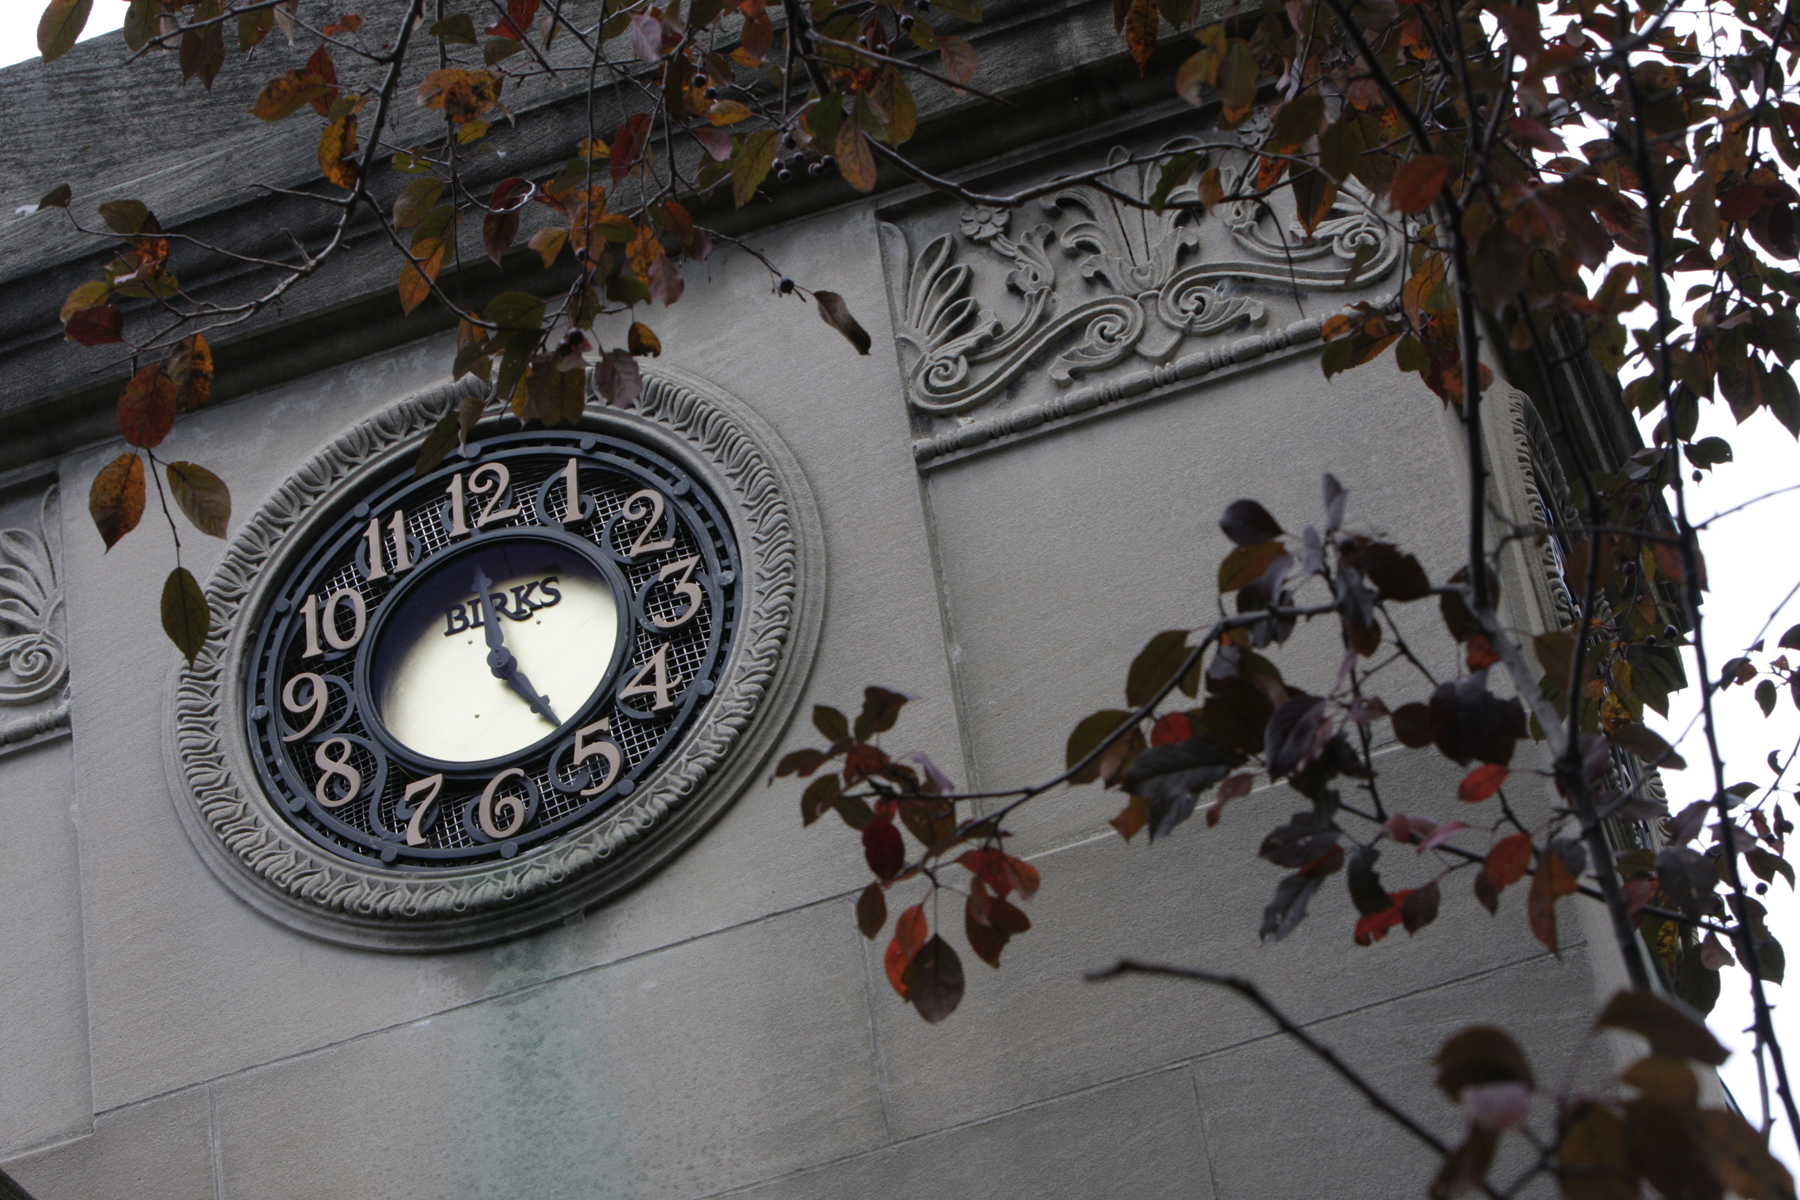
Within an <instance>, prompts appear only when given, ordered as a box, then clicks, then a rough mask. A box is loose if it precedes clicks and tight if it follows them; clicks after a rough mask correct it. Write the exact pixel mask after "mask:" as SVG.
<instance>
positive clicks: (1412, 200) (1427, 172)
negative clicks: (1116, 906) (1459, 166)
mask: <svg viewBox="0 0 1800 1200" xmlns="http://www.w3.org/2000/svg"><path fill="white" fill-rule="evenodd" d="M1449 175H1450V164H1449V163H1447V162H1445V161H1444V160H1443V159H1441V158H1439V157H1438V156H1437V155H1435V154H1415V155H1414V156H1413V157H1411V158H1409V159H1407V160H1406V161H1405V162H1403V163H1401V164H1400V169H1399V170H1398V171H1396V172H1395V173H1394V183H1393V186H1392V187H1391V188H1390V189H1389V190H1388V203H1389V204H1391V205H1393V206H1394V209H1395V211H1397V212H1402V213H1407V214H1409V215H1410V214H1412V213H1417V212H1424V211H1425V210H1426V209H1427V208H1430V207H1431V203H1432V201H1434V200H1436V199H1437V198H1438V193H1440V192H1442V191H1443V190H1444V180H1445V179H1447V178H1449Z"/></svg>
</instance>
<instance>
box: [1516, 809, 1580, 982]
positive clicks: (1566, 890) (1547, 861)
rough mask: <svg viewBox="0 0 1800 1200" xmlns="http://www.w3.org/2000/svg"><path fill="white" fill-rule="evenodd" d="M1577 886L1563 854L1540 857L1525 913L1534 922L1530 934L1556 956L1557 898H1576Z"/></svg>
mask: <svg viewBox="0 0 1800 1200" xmlns="http://www.w3.org/2000/svg"><path fill="white" fill-rule="evenodd" d="M1519 836H1521V837H1522V836H1524V835H1523V834H1521V835H1519ZM1577 886H1578V885H1577V884H1576V882H1575V876H1573V875H1571V874H1570V873H1569V867H1568V864H1566V863H1564V862H1563V860H1562V856H1561V855H1560V854H1556V853H1554V852H1551V853H1546V854H1542V855H1539V856H1538V869H1537V874H1536V875H1535V876H1534V877H1533V878H1532V880H1531V896H1530V899H1529V900H1527V901H1526V905H1525V911H1526V914H1527V915H1528V917H1529V918H1530V921H1531V932H1532V933H1533V934H1535V935H1536V936H1537V940H1538V941H1540V942H1542V943H1544V945H1546V946H1548V947H1549V948H1550V952H1551V953H1552V954H1554V953H1556V901H1557V898H1558V897H1560V896H1569V895H1573V894H1574V892H1575V890H1576V888H1577Z"/></svg>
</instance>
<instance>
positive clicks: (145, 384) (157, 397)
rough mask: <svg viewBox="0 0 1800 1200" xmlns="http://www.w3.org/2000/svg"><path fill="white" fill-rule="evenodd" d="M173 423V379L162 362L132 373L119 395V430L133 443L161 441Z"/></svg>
mask: <svg viewBox="0 0 1800 1200" xmlns="http://www.w3.org/2000/svg"><path fill="white" fill-rule="evenodd" d="M174 425H175V381H174V380H172V379H170V378H169V377H168V376H167V375H166V374H164V373H163V369H162V364H161V363H157V364H155V365H153V366H148V367H145V368H144V369H143V370H141V371H139V372H138V373H137V374H136V375H133V376H132V377H131V382H130V383H127V384H126V385H125V393H124V395H122V396H120V397H119V432H120V433H121V434H123V435H124V436H125V441H126V442H127V443H129V444H130V445H133V446H141V447H143V448H145V449H149V448H150V447H152V446H156V445H159V444H161V442H162V440H163V439H164V438H166V437H168V436H169V430H170V429H172V428H174Z"/></svg>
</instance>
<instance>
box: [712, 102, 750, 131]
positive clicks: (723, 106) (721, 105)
mask: <svg viewBox="0 0 1800 1200" xmlns="http://www.w3.org/2000/svg"><path fill="white" fill-rule="evenodd" d="M755 115H756V114H755V113H753V112H751V111H750V106H749V105H747V104H742V103H739V102H738V101H736V100H717V101H714V102H713V106H712V107H711V108H709V109H707V110H706V119H707V120H709V121H711V122H712V123H713V124H714V125H736V124H737V123H738V122H739V121H743V120H747V119H748V118H750V117H753V116H755Z"/></svg>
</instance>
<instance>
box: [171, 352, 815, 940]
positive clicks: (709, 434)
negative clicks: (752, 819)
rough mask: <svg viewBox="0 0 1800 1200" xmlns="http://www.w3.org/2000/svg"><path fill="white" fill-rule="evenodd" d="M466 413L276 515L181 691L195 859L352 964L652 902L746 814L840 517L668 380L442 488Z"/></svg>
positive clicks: (179, 729)
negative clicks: (609, 903)
mask: <svg viewBox="0 0 1800 1200" xmlns="http://www.w3.org/2000/svg"><path fill="white" fill-rule="evenodd" d="M466 391H467V389H466V387H465V388H456V387H452V388H451V389H448V390H446V389H437V390H436V391H434V392H432V393H429V394H426V395H424V396H421V397H415V398H413V399H411V400H410V401H407V402H404V403H402V404H401V405H399V406H397V408H396V410H395V411H393V412H391V413H389V414H385V415H384V417H383V418H378V419H376V420H374V421H371V422H368V423H365V425H364V426H361V427H359V428H358V429H356V430H353V431H351V433H350V434H348V435H346V437H345V438H343V439H340V440H339V442H338V443H337V444H335V445H334V446H332V447H330V448H328V450H327V451H326V452H324V453H323V454H321V455H320V456H318V457H317V458H315V460H314V461H313V462H312V463H311V464H308V466H307V467H306V468H304V469H303V470H302V471H300V472H298V473H297V474H296V476H295V477H294V479H293V480H290V481H289V484H288V485H287V486H285V487H284V488H282V489H279V490H278V492H277V494H276V495H275V496H274V497H273V498H272V499H271V501H270V502H269V503H268V504H266V505H265V506H264V508H263V509H262V510H260V511H259V512H258V513H257V514H256V515H255V517H253V518H252V520H251V521H250V522H248V523H247V524H246V527H245V529H244V531H243V532H241V533H240V534H239V535H238V537H237V539H236V540H235V541H234V543H233V546H232V548H231V550H230V552H228V554H227V555H226V558H225V561H224V562H223V563H222V564H221V567H220V571H219V573H218V575H217V576H216V577H215V580H214V581H213V584H212V586H210V587H209V588H208V594H209V597H210V598H211V599H212V601H213V604H214V608H215V631H216V632H215V637H214V639H213V640H211V641H209V642H208V644H207V647H206V648H205V649H204V650H203V651H202V653H201V655H200V656H198V657H197V659H196V661H195V663H194V665H193V666H192V667H191V668H188V669H185V670H180V671H178V686H177V704H176V706H175V713H176V715H175V724H176V730H175V735H176V736H175V738H174V739H173V741H174V744H175V745H176V748H177V755H176V761H175V762H174V764H173V766H172V773H173V774H176V775H178V777H179V782H180V784H181V785H182V786H181V787H180V789H179V795H178V801H183V800H185V801H191V803H180V802H178V805H177V808H178V811H180V812H182V814H183V818H184V823H185V824H186V826H187V828H188V832H189V835H190V837H191V838H192V839H193V840H194V841H195V844H196V845H197V846H198V847H199V848H200V849H201V851H202V857H203V858H205V859H207V861H208V862H209V865H212V866H213V867H214V869H215V871H216V872H218V873H219V874H220V875H221V877H222V878H224V879H225V880H226V882H227V883H228V884H230V885H231V886H232V887H233V888H234V890H236V891H237V892H238V893H239V894H240V895H242V896H244V898H246V899H248V900H250V901H251V902H252V903H253V904H255V905H256V906H257V907H259V908H261V909H263V910H264V911H265V912H268V913H270V914H271V915H274V916H277V917H278V918H280V919H282V920H285V921H286V922H287V923H289V924H292V925H296V926H297V927H299V928H302V929H304V930H305V931H306V932H309V933H314V934H317V935H320V936H326V937H331V938H333V939H334V940H339V941H349V942H352V943H354V944H359V945H371V946H376V947H382V948H391V949H419V948H431V947H437V946H449V945H462V944H469V943H471V942H477V941H484V940H492V939H493V938H495V937H500V936H507V935H508V934H510V933H514V932H519V931H521V930H523V929H526V928H531V927H534V926H536V925H540V924H543V923H545V922H546V921H548V920H553V919H556V918H558V917H562V916H567V915H569V914H571V913H572V912H576V911H579V910H580V909H581V908H584V907H586V906H588V905H590V904H592V903H594V902H595V901H596V900H598V899H601V898H604V897H605V896H606V895H608V894H611V893H612V892H613V891H616V890H618V889H619V888H621V887H624V886H629V884H630V883H632V882H635V881H636V880H637V879H638V878H641V877H642V875H643V874H645V873H646V872H647V871H648V870H650V869H653V868H654V867H655V866H657V865H660V863H661V862H662V861H663V860H664V859H666V858H667V857H668V856H669V855H670V854H672V853H673V852H675V851H676V850H678V849H679V848H680V846H681V845H682V844H684V843H685V842H686V841H688V840H691V838H692V837H693V836H695V835H697V834H698V832H700V831H701V830H702V829H703V828H704V827H705V825H706V824H707V823H708V822H709V821H710V820H711V819H712V818H713V817H715V816H716V815H717V814H718V812H720V811H722V809H723V807H724V805H726V804H728V803H729V802H730V799H731V798H732V796H733V795H734V794H735V792H736V791H737V790H741V788H742V785H743V784H744V783H745V782H747V780H748V778H749V777H750V774H751V772H752V771H753V768H754V766H755V763H754V761H753V760H754V758H755V757H756V756H757V755H758V753H759V752H763V751H766V749H767V747H768V746H769V745H770V744H772V739H773V736H774V734H775V732H776V729H775V728H773V727H771V721H776V722H778V721H779V719H781V718H784V717H785V716H786V713H787V711H788V710H789V709H790V708H791V704H792V701H793V699H794V695H795V694H796V692H797V687H798V680H799V678H801V677H803V675H804V665H805V663H806V662H807V661H808V660H809V659H810V653H811V640H812V638H813V637H814V636H815V633H816V628H817V613H816V609H817V594H816V593H817V588H816V586H812V585H811V584H810V583H809V579H808V576H809V574H811V573H814V572H816V567H817V561H818V548H817V545H816V542H817V538H816V532H814V531H815V530H816V519H815V518H814V517H813V516H812V510H811V503H810V495H809V494H808V493H807V491H806V488H805V482H804V479H803V477H802V476H800V474H799V472H798V470H797V468H795V467H794V465H793V462H792V458H791V456H790V455H788V454H787V453H786V451H785V449H784V448H782V447H780V446H779V443H778V441H777V440H776V439H775V437H774V434H773V433H772V432H771V431H770V430H768V429H767V427H766V426H763V425H762V424H761V422H760V421H757V420H756V419H755V418H754V417H753V415H752V414H749V413H748V412H747V411H745V410H743V409H742V407H741V406H739V405H737V404H735V402H731V401H730V400H729V398H727V397H723V395H722V394H720V393H717V392H714V391H712V390H710V389H707V388H705V387H704V386H703V385H700V384H698V383H697V382H688V381H677V380H669V379H656V380H653V381H652V382H651V384H650V386H648V387H647V388H646V391H645V397H644V399H643V400H642V401H641V402H640V406H639V410H638V411H637V412H636V413H633V414H623V413H617V412H614V411H604V412H601V413H597V414H595V415H593V416H591V417H590V418H588V419H587V420H586V421H584V422H583V424H582V425H580V426H578V427H575V428H563V429H544V428H532V429H525V428H521V427H520V426H519V424H518V423H517V422H516V421H510V420H508V421H504V422H498V423H490V424H487V425H483V426H478V427H477V428H476V429H475V431H474V432H473V435H472V436H471V437H470V438H469V440H468V441H467V442H466V443H465V444H463V445H462V446H460V447H459V448H457V449H455V450H453V451H452V452H451V453H450V454H449V455H448V456H446V457H445V458H444V460H443V461H442V462H440V463H439V464H438V465H436V466H435V467H433V468H432V469H431V470H429V471H426V472H424V473H422V474H421V473H417V472H416V471H415V470H414V463H415V461H416V459H417V451H418V446H419V445H420V444H421V443H422V442H423V439H424V438H425V436H426V435H427V434H428V433H429V431H430V429H431V428H432V427H433V425H434V424H435V420H436V417H435V414H439V413H442V412H443V411H445V410H446V409H447V408H449V407H450V406H451V404H452V403H453V402H454V401H455V400H458V399H460V397H461V395H462V394H463V393H464V392H466ZM220 608H224V609H225V611H224V612H219V611H218V610H219V609H220ZM796 668H799V675H796V673H795V672H796Z"/></svg>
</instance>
